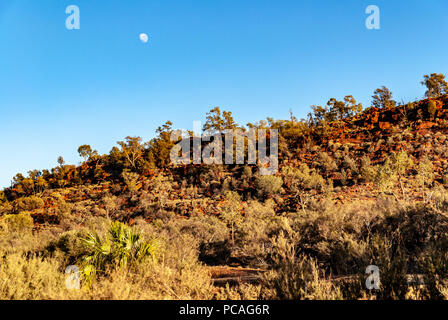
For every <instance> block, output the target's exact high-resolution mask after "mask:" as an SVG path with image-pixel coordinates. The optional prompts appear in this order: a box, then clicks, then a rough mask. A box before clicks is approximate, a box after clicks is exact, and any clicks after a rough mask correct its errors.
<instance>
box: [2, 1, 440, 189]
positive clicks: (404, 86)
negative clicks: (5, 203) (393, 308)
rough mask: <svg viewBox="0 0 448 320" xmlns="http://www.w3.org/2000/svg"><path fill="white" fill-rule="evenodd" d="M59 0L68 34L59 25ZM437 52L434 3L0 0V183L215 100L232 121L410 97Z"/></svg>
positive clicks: (185, 120) (194, 113) (189, 116)
mask: <svg viewBox="0 0 448 320" xmlns="http://www.w3.org/2000/svg"><path fill="white" fill-rule="evenodd" d="M71 4H75V5H78V6H79V8H80V11H81V29H80V30H73V31H69V30H67V29H66V28H65V20H66V17H67V15H66V14H65V8H66V7H67V6H68V5H71ZM370 4H375V5H377V6H379V8H380V9H381V29H380V30H367V29H366V27H365V19H366V17H367V15H366V14H365V9H366V7H367V6H368V5H370ZM140 33H147V34H149V35H150V41H149V42H148V43H146V44H144V43H142V42H140V41H139V38H138V36H139V34H140ZM447 54H448V1H446V0H426V1H416V0H406V1H403V0H384V1H379V0H371V1H363V0H346V1H342V0H341V1H336V0H328V1H322V0H320V1H319V0H306V1H305V0H303V1H302V0H270V1H265V0H226V1H224V0H194V1H192V0H176V1H175V0H158V1H155V0H141V1H139V0H132V1H125V0H120V1H118V0H107V1H99V0H70V1H66V0H39V1H36V0H1V1H0V119H1V125H0V137H1V142H0V146H1V148H0V149H1V152H2V154H1V157H0V167H1V170H0V186H9V184H10V180H11V178H12V177H13V176H14V175H15V174H16V173H18V172H22V173H26V172H27V171H29V170H31V169H45V168H51V167H53V166H55V165H56V159H57V157H58V156H59V155H62V156H63V157H64V158H65V160H66V162H67V163H78V162H79V161H80V160H79V157H78V155H77V152H76V149H77V147H78V146H79V145H81V144H90V145H92V147H94V148H96V149H98V151H100V152H101V153H107V152H109V150H110V149H111V148H112V146H113V145H114V144H115V142H116V141H118V140H121V139H123V138H124V137H125V136H128V135H139V136H142V137H143V138H144V139H145V140H149V139H150V138H152V137H153V135H154V131H155V129H156V128H157V126H159V125H161V124H163V123H164V122H165V121H166V120H171V121H173V122H174V125H175V126H176V127H178V128H185V129H191V128H192V122H193V121H194V120H202V119H204V115H205V113H206V112H207V111H208V110H210V109H211V108H212V107H215V106H220V107H221V108H224V109H227V110H230V111H233V113H234V115H235V118H236V120H237V121H238V122H239V123H241V124H245V123H247V122H249V121H256V120H261V119H264V118H266V117H268V116H270V117H274V118H287V117H288V111H289V109H292V110H293V112H294V114H295V115H296V116H297V117H299V118H301V117H304V116H305V115H306V114H307V112H308V111H309V106H310V105H312V104H325V103H326V101H327V100H328V99H329V98H331V97H335V98H338V99H341V98H343V96H344V95H347V94H352V95H353V96H354V97H355V98H356V99H358V100H359V101H361V102H362V103H363V104H364V106H368V105H369V103H370V100H371V99H370V97H371V95H372V93H373V91H374V90H375V89H376V88H377V87H379V86H381V85H386V86H387V87H389V88H390V89H391V90H392V91H393V93H394V95H395V98H396V99H397V100H401V99H403V100H404V101H408V100H414V99H415V98H417V97H421V96H422V95H423V93H424V88H423V87H421V85H420V84H419V82H420V81H421V79H422V77H423V75H424V74H427V73H432V72H441V73H445V74H446V73H447V72H448V55H447Z"/></svg>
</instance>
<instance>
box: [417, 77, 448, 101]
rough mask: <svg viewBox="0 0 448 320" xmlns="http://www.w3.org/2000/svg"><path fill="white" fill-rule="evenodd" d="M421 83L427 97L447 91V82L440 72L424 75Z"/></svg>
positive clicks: (433, 96) (436, 95)
mask: <svg viewBox="0 0 448 320" xmlns="http://www.w3.org/2000/svg"><path fill="white" fill-rule="evenodd" d="M421 84H422V85H424V86H426V88H427V90H426V93H425V96H426V97H428V98H436V97H438V96H441V95H443V94H447V93H448V82H446V80H445V76H444V75H443V74H441V73H431V75H429V76H428V75H425V76H424V80H423V81H422V82H421Z"/></svg>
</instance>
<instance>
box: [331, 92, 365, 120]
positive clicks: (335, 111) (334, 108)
mask: <svg viewBox="0 0 448 320" xmlns="http://www.w3.org/2000/svg"><path fill="white" fill-rule="evenodd" d="M327 106H328V107H329V108H330V110H329V112H328V120H329V121H334V120H341V119H344V118H348V117H352V116H354V115H355V114H357V113H359V112H361V111H362V104H361V103H357V102H356V100H355V98H353V96H351V95H348V96H345V97H344V100H343V101H339V100H336V99H335V98H331V99H330V100H329V101H328V103H327Z"/></svg>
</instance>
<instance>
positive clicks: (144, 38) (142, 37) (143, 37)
mask: <svg viewBox="0 0 448 320" xmlns="http://www.w3.org/2000/svg"><path fill="white" fill-rule="evenodd" d="M148 40H149V37H148V35H147V34H146V33H140V41H141V42H143V43H147V42H148Z"/></svg>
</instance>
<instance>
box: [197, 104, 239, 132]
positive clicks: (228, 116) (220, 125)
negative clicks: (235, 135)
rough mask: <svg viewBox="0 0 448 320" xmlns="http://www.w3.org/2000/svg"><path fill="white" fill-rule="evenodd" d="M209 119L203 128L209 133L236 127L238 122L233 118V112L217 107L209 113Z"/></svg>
mask: <svg viewBox="0 0 448 320" xmlns="http://www.w3.org/2000/svg"><path fill="white" fill-rule="evenodd" d="M206 119H207V121H206V122H205V124H204V126H203V128H202V130H204V131H205V132H209V133H214V132H220V131H222V130H226V129H235V128H236V127H237V124H236V123H235V120H234V119H233V116H232V112H230V111H223V112H222V113H221V110H220V109H219V107H215V108H213V109H212V110H210V111H209V112H208V113H207V118H206Z"/></svg>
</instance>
